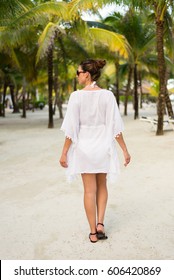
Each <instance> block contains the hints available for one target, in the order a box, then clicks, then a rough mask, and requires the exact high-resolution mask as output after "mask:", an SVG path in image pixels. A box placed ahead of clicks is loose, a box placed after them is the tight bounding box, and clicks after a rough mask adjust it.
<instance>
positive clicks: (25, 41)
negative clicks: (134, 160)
mask: <svg viewBox="0 0 174 280" xmlns="http://www.w3.org/2000/svg"><path fill="white" fill-rule="evenodd" d="M107 4H112V5H113V11H112V12H111V13H110V14H109V15H107V17H104V18H103V17H102V16H101V14H100V12H99V11H100V10H99V8H102V7H105V5H107ZM121 5H124V7H125V9H124V12H121V11H120V9H118V7H119V6H121ZM173 8H174V3H173V1H171V0H158V1H157V0H137V1H136V0H115V1H114V0H113V1H112V0H97V1H90V0H72V1H56V0H50V1H47V0H23V1H22V0H9V1H5V0H0V116H2V117H5V111H6V110H5V108H6V100H7V98H6V95H7V93H8V94H10V95H11V100H12V108H13V113H19V112H20V110H22V117H24V118H26V116H27V109H31V108H32V109H33V110H34V108H37V107H40V108H43V106H45V104H48V112H49V114H48V127H49V128H53V127H54V114H55V111H56V109H58V112H59V116H60V118H63V112H62V104H63V102H65V100H67V99H68V98H69V94H70V92H71V91H73V90H75V89H76V88H77V84H76V78H75V76H76V68H77V66H78V64H79V62H80V61H81V60H83V59H86V58H87V57H93V58H98V57H102V58H105V59H106V60H107V62H108V63H107V66H106V68H105V71H104V73H103V75H102V78H101V80H100V84H101V85H102V86H103V87H106V88H108V89H111V90H112V91H113V92H114V95H115V97H116V100H117V103H118V105H119V104H120V102H121V101H122V102H124V114H125V115H127V114H128V109H127V104H128V102H133V106H134V119H137V118H138V117H139V108H141V106H142V102H143V98H146V96H147V92H143V84H144V83H148V84H149V85H151V86H150V88H149V91H148V94H150V95H152V96H153V99H155V101H156V104H157V115H158V125H157V131H156V134H157V135H162V134H163V121H164V115H165V113H166V111H167V113H168V115H169V117H173V109H172V105H171V101H170V99H169V93H168V90H167V80H168V79H172V78H173V75H174V69H173V60H174V49H173V40H174V37H173V34H174V32H173V31H174V24H173V12H174V9H173ZM84 12H87V13H89V18H90V15H97V17H98V19H97V20H93V21H90V20H88V21H86V20H84V19H83V13H84ZM154 92H155V93H154ZM39 104H40V105H39Z"/></svg>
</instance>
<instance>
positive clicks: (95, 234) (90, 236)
mask: <svg viewBox="0 0 174 280" xmlns="http://www.w3.org/2000/svg"><path fill="white" fill-rule="evenodd" d="M91 235H96V236H97V232H95V233H90V234H89V240H90V241H91V242H92V243H96V242H97V241H98V236H97V240H96V241H93V240H91Z"/></svg>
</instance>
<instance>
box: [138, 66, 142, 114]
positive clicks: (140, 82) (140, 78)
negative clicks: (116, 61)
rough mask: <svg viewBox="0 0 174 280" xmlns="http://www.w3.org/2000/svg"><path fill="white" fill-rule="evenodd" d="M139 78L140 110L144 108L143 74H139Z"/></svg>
mask: <svg viewBox="0 0 174 280" xmlns="http://www.w3.org/2000/svg"><path fill="white" fill-rule="evenodd" d="M138 76H139V79H138V80H139V88H140V108H141V109H142V108H143V87H142V77H141V72H140V71H139V72H138Z"/></svg>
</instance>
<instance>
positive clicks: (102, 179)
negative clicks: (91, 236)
mask: <svg viewBox="0 0 174 280" xmlns="http://www.w3.org/2000/svg"><path fill="white" fill-rule="evenodd" d="M96 180H97V197H96V201H97V223H102V224H103V223H104V216H105V210H106V205H107V200H108V191H107V184H106V174H105V173H99V174H97V175H96ZM97 230H101V231H103V230H104V229H103V226H102V225H98V226H97Z"/></svg>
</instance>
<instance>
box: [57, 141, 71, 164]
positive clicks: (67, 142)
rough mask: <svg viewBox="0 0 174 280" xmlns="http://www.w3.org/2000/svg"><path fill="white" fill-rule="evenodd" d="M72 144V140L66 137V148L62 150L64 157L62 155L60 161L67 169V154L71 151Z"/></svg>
mask: <svg viewBox="0 0 174 280" xmlns="http://www.w3.org/2000/svg"><path fill="white" fill-rule="evenodd" d="M71 144H72V140H71V139H69V138H67V137H66V138H65V142H64V146H63V149H62V155H61V157H60V160H59V162H60V165H61V166H62V167H65V168H66V167H68V164H67V153H68V151H69V148H70V146H71Z"/></svg>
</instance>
